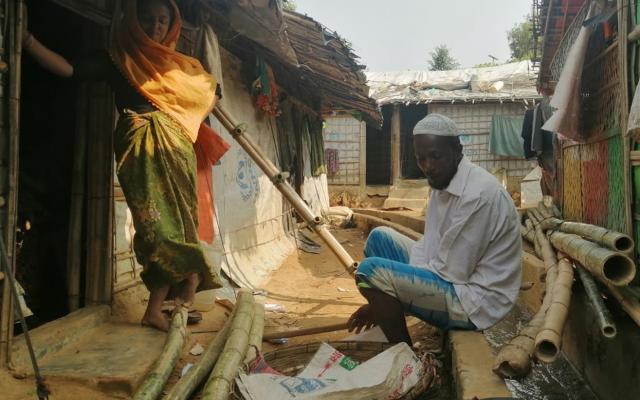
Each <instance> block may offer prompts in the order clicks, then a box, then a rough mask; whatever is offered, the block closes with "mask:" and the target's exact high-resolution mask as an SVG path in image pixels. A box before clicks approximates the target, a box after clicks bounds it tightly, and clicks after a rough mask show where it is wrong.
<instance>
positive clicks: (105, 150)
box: [85, 84, 114, 305]
mask: <svg viewBox="0 0 640 400" xmlns="http://www.w3.org/2000/svg"><path fill="white" fill-rule="evenodd" d="M89 95H90V99H91V100H92V101H90V102H89V115H90V117H89V126H88V133H90V134H92V135H93V137H92V138H91V139H92V146H90V147H89V148H88V153H87V159H90V160H91V162H90V163H88V164H87V198H88V201H87V219H86V223H87V226H86V229H87V235H86V243H87V252H86V266H87V271H86V285H85V304H86V305H96V304H108V303H110V301H111V297H112V291H113V270H114V264H113V234H112V233H113V135H112V130H113V129H112V128H113V122H114V119H113V107H111V104H112V101H113V100H112V96H111V91H110V90H109V88H108V87H107V86H106V84H98V85H91V86H90V87H89ZM107 110H108V111H107Z"/></svg>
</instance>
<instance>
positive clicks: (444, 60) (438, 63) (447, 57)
mask: <svg viewBox="0 0 640 400" xmlns="http://www.w3.org/2000/svg"><path fill="white" fill-rule="evenodd" d="M429 55H430V56H431V59H430V60H429V69H430V70H431V71H448V70H451V69H456V68H458V67H460V63H458V61H457V60H456V59H455V58H453V56H452V55H451V54H450V52H449V48H448V47H447V45H445V44H441V45H440V46H438V47H436V48H435V50H434V51H432V52H431V53H429Z"/></svg>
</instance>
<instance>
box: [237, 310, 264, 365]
mask: <svg viewBox="0 0 640 400" xmlns="http://www.w3.org/2000/svg"><path fill="white" fill-rule="evenodd" d="M263 335H264V304H260V303H255V304H254V312H253V323H252V324H251V332H249V348H248V349H247V354H246V355H245V357H244V361H243V362H242V364H243V365H244V367H245V370H247V371H248V370H249V367H250V365H251V363H253V362H254V361H255V359H256V358H258V356H259V355H260V351H261V350H262V337H263Z"/></svg>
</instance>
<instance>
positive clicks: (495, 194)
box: [410, 157, 522, 329]
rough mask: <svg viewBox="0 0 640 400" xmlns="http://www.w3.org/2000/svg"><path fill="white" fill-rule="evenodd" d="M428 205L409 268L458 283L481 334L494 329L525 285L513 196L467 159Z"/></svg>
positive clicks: (464, 302)
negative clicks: (481, 331) (428, 271)
mask: <svg viewBox="0 0 640 400" xmlns="http://www.w3.org/2000/svg"><path fill="white" fill-rule="evenodd" d="M428 204H429V206H428V209H427V215H426V221H425V232H424V237H423V238H422V240H418V241H417V242H416V243H415V245H414V246H413V248H412V251H411V257H410V264H411V265H414V266H418V267H424V268H427V269H428V270H430V271H432V272H434V273H436V274H437V275H438V276H440V277H441V278H442V279H445V280H447V281H449V282H451V283H453V286H454V289H455V291H456V294H457V295H458V298H459V299H460V302H461V304H462V307H463V308H464V310H465V311H466V313H467V315H468V316H469V319H470V320H471V322H473V323H474V324H475V325H476V327H477V328H478V329H485V328H488V327H490V326H492V325H494V324H495V323H497V322H498V321H500V320H501V319H502V318H503V317H504V316H505V315H506V314H507V313H508V312H509V311H510V310H511V308H512V307H513V305H514V304H515V302H516V299H517V297H518V292H519V291H520V284H521V273H522V239H521V237H520V219H519V216H518V213H517V211H516V209H515V206H514V204H513V200H512V199H511V196H509V194H508V193H507V191H506V190H505V189H504V188H503V187H502V186H501V185H500V183H499V182H498V180H497V179H496V178H495V177H494V176H493V175H491V174H490V173H489V172H487V171H485V170H484V169H482V168H480V167H478V166H477V165H474V164H472V163H471V162H470V161H469V160H468V159H467V158H466V157H463V158H462V160H461V161H460V163H459V165H458V171H457V172H456V174H455V175H454V177H453V179H452V180H451V182H450V183H449V186H448V187H447V188H446V189H443V190H437V189H431V195H430V198H429V203H428Z"/></svg>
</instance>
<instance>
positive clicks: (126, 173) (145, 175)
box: [23, 0, 226, 331]
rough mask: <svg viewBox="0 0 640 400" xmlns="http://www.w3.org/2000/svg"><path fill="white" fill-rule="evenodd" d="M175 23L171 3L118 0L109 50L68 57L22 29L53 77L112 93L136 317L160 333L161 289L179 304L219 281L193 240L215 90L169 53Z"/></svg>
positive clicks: (27, 46)
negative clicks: (139, 299)
mask: <svg viewBox="0 0 640 400" xmlns="http://www.w3.org/2000/svg"><path fill="white" fill-rule="evenodd" d="M180 28H181V19H180V14H179V10H178V7H177V6H176V4H175V3H174V1H173V0H137V1H136V0H124V1H123V14H122V16H121V17H119V18H117V19H116V22H115V25H114V26H113V30H112V38H111V48H110V49H109V51H108V52H106V51H103V52H101V53H99V54H94V55H92V56H91V57H88V58H86V59H81V60H77V61H75V62H74V61H71V62H70V61H67V60H66V59H65V58H63V57H62V56H60V55H59V54H57V53H55V52H53V51H51V50H49V49H48V48H46V47H45V46H44V45H43V44H42V43H40V42H39V41H38V40H37V39H36V38H34V37H33V35H31V34H30V33H29V32H25V35H24V42H23V49H24V50H25V51H26V52H28V53H29V54H30V55H31V56H32V57H33V58H34V59H35V60H36V61H37V62H38V63H39V64H40V65H42V66H43V67H44V68H46V69H48V70H50V71H51V72H53V73H54V74H56V75H59V76H62V77H68V78H73V79H78V80H104V81H107V82H108V83H109V84H110V86H111V88H112V89H113V91H114V93H115V101H116V108H117V109H118V112H119V114H120V118H119V120H118V123H117V126H116V129H115V132H114V148H115V156H116V173H117V175H118V180H119V181H120V185H121V186H122V190H123V192H124V195H125V198H126V200H127V205H128V206H129V209H130V210H131V214H132V217H133V224H134V227H135V230H136V234H135V237H134V243H133V244H134V251H135V254H136V258H137V260H138V262H139V263H140V264H141V265H142V266H143V268H144V269H143V272H142V273H141V278H142V280H143V281H144V283H145V285H146V286H147V288H148V289H149V291H150V296H149V303H148V304H147V309H146V311H145V314H144V316H143V318H142V323H143V324H145V325H149V326H152V327H154V328H157V329H160V330H163V331H167V330H168V328H169V318H168V316H167V315H165V314H163V313H162V303H163V301H164V300H165V299H166V298H167V296H168V294H169V291H170V290H171V291H172V292H176V301H177V302H181V303H184V304H185V305H187V306H188V305H189V304H190V303H191V302H193V299H194V296H195V293H196V290H205V289H213V288H219V287H221V286H222V283H221V280H220V277H219V276H218V275H217V274H216V273H215V272H212V271H213V270H212V268H211V266H210V265H209V263H208V262H207V260H206V258H205V255H204V252H203V250H202V248H201V246H200V242H199V240H198V221H197V216H198V197H197V189H196V156H195V153H194V149H193V143H194V142H195V141H196V139H197V137H198V132H199V130H200V129H201V124H202V121H203V120H204V118H205V117H206V116H207V115H209V113H210V112H211V110H212V109H213V107H215V104H216V101H217V100H218V99H219V92H217V90H216V89H217V88H219V86H217V85H216V81H215V79H214V78H213V77H212V76H211V75H210V74H209V73H207V72H206V71H205V70H204V69H203V67H202V65H201V64H200V62H199V61H197V60H196V59H194V58H192V57H188V56H186V55H183V54H180V53H178V52H177V51H176V50H175V47H176V42H177V41H178V38H179V36H180ZM221 143H224V142H221ZM224 145H225V146H226V144H224ZM220 150H221V151H220V153H224V151H225V150H226V147H224V148H223V149H220ZM220 155H221V154H220Z"/></svg>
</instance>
